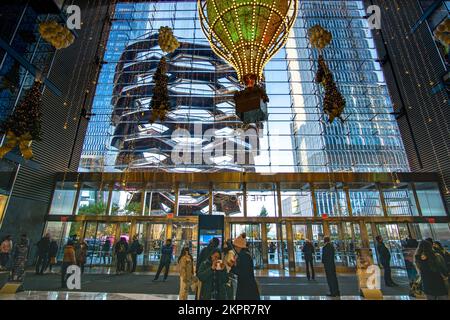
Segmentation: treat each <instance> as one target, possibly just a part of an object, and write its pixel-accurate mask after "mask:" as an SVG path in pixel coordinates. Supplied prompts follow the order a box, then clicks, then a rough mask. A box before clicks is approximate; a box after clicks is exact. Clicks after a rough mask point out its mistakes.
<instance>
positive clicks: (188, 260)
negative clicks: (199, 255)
mask: <svg viewBox="0 0 450 320" xmlns="http://www.w3.org/2000/svg"><path fill="white" fill-rule="evenodd" d="M178 269H179V272H180V292H179V299H180V300H187V299H188V295H189V288H190V287H191V284H192V281H193V278H194V258H192V255H191V253H190V252H189V247H185V248H183V250H182V251H181V254H180V257H179V258H178Z"/></svg>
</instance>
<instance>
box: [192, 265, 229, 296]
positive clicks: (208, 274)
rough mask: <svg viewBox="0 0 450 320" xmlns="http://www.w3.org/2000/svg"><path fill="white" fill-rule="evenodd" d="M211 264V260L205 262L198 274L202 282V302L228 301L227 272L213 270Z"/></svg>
mask: <svg viewBox="0 0 450 320" xmlns="http://www.w3.org/2000/svg"><path fill="white" fill-rule="evenodd" d="M211 264H212V262H211V260H210V259H208V260H206V261H203V262H202V264H201V265H200V267H199V270H198V272H197V277H198V279H199V280H200V281H201V282H202V286H201V290H200V300H226V298H227V292H226V283H227V281H228V274H227V271H226V269H224V270H221V271H218V270H212V269H211ZM214 293H215V294H214Z"/></svg>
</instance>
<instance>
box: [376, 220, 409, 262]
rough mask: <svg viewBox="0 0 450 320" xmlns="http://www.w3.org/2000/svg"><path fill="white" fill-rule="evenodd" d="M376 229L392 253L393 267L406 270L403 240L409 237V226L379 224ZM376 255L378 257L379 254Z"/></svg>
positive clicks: (403, 224)
mask: <svg viewBox="0 0 450 320" xmlns="http://www.w3.org/2000/svg"><path fill="white" fill-rule="evenodd" d="M376 228H377V232H378V234H379V235H380V236H381V237H382V238H383V240H384V243H385V244H386V246H387V248H388V249H389V251H390V252H391V265H392V267H397V268H404V267H405V260H404V258H403V251H402V249H403V246H402V240H404V239H406V238H407V237H408V236H409V231H408V225H407V224H406V223H398V224H377V225H376ZM375 251H376V250H375ZM376 254H377V255H378V252H377V253H376Z"/></svg>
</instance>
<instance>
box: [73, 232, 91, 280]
mask: <svg viewBox="0 0 450 320" xmlns="http://www.w3.org/2000/svg"><path fill="white" fill-rule="evenodd" d="M87 253H88V244H87V242H86V241H85V240H82V241H80V244H79V247H78V250H76V251H75V254H76V259H77V265H78V266H79V267H80V269H81V273H82V274H83V273H84V265H85V264H86V260H87Z"/></svg>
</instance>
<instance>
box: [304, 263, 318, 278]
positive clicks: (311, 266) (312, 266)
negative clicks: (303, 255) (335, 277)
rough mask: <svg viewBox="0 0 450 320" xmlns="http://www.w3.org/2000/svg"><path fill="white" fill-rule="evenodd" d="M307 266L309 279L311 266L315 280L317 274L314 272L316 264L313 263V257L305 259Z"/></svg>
mask: <svg viewBox="0 0 450 320" xmlns="http://www.w3.org/2000/svg"><path fill="white" fill-rule="evenodd" d="M305 267H306V277H307V278H308V280H309V279H310V278H311V275H310V271H309V269H310V268H311V274H312V279H313V280H314V278H315V277H316V274H315V272H314V264H313V259H312V258H311V259H306V260H305Z"/></svg>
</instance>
